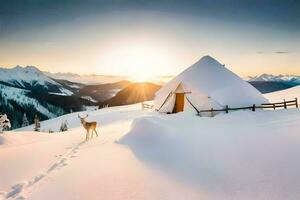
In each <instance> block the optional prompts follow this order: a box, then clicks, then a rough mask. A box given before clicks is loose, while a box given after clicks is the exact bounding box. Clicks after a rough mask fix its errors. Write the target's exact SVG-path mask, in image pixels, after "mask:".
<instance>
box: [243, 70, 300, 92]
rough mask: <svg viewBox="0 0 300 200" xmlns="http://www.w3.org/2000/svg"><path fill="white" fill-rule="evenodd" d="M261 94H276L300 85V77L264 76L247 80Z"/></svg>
mask: <svg viewBox="0 0 300 200" xmlns="http://www.w3.org/2000/svg"><path fill="white" fill-rule="evenodd" d="M246 79H247V80H248V82H249V83H250V84H251V85H253V86H254V87H255V88H256V89H258V90H259V91H260V92H261V93H269V92H275V91H278V90H284V89H288V88H291V87H294V86H297V85H300V76H297V75H272V74H262V75H259V76H252V77H251V76H250V77H247V78H246Z"/></svg>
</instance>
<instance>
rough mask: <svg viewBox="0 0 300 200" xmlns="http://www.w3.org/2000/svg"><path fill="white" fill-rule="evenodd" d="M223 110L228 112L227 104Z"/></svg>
mask: <svg viewBox="0 0 300 200" xmlns="http://www.w3.org/2000/svg"><path fill="white" fill-rule="evenodd" d="M225 112H226V113H228V105H226V108H225Z"/></svg>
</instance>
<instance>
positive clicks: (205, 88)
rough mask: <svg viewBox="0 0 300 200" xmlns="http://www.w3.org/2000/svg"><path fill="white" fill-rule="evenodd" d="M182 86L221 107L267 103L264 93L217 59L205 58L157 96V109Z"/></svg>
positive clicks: (170, 83)
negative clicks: (203, 95) (204, 96)
mask: <svg viewBox="0 0 300 200" xmlns="http://www.w3.org/2000/svg"><path fill="white" fill-rule="evenodd" d="M180 83H182V84H183V86H184V88H185V89H188V90H190V91H191V92H192V93H193V92H194V93H195V92H196V93H201V94H205V95H207V96H208V98H211V99H213V100H214V101H215V102H217V103H218V104H220V105H222V106H225V105H229V106H231V107H241V106H249V105H252V104H261V103H264V102H267V100H266V99H265V98H264V97H263V96H262V94H261V93H260V92H259V91H258V90H257V89H255V88H254V87H253V86H252V85H250V84H249V83H248V82H246V81H244V80H242V79H241V78H240V77H239V76H237V75H236V74H234V73H233V72H231V71H230V70H228V69H227V68H225V66H224V65H222V64H220V63H219V62H218V61H216V60H215V59H214V58H212V57H210V56H204V57H203V58H201V59H200V60H199V61H198V62H196V63H195V64H193V65H192V66H190V67H189V68H187V69H186V70H184V71H183V72H181V73H180V74H179V75H178V76H176V77H175V78H173V79H172V80H171V81H169V82H168V83H167V84H166V85H164V86H163V87H162V88H161V89H160V90H159V91H158V92H157V93H156V98H155V105H156V107H157V106H159V105H160V104H161V102H162V101H163V100H165V98H166V97H167V96H168V94H169V93H170V92H172V91H173V90H175V89H176V88H177V86H178V84H180Z"/></svg>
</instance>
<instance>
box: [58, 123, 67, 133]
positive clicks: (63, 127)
mask: <svg viewBox="0 0 300 200" xmlns="http://www.w3.org/2000/svg"><path fill="white" fill-rule="evenodd" d="M67 130H68V122H67V120H65V121H62V123H61V125H60V131H61V132H64V131H67Z"/></svg>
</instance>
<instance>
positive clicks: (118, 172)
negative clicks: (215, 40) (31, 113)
mask: <svg viewBox="0 0 300 200" xmlns="http://www.w3.org/2000/svg"><path fill="white" fill-rule="evenodd" d="M271 101H272V100H271ZM150 103H151V102H150ZM78 114H81V115H85V114H86V113H85V112H84V113H83V112H82V113H71V114H68V115H64V116H61V117H59V118H55V119H51V120H47V121H44V122H42V123H41V130H42V131H45V132H48V130H49V129H51V130H54V131H56V130H58V128H59V126H60V124H61V122H62V121H64V120H67V121H68V125H69V131H67V132H63V133H52V134H49V133H37V132H31V130H32V128H33V127H32V126H29V127H25V128H22V129H19V130H16V131H15V132H8V133H5V134H2V135H0V163H1V165H0V177H1V181H0V199H1V197H2V199H31V200H39V199H44V200H48V199H64V200H73V199H89V200H93V199H95V200H96V199H99V198H101V199H107V200H119V199H123V200H129V199H130V200H132V199H143V200H152V199H157V200H162V199H165V200H166V199H178V200H179V199H180V200H181V199H188V200H199V199H207V200H219V199H225V200H227V199H228V200H231V199H255V200H264V199H272V200H282V199H289V200H294V199H295V200H296V199H299V198H300V191H299V187H300V173H299V168H300V161H299V159H298V154H299V153H298V152H299V151H300V135H299V129H300V109H288V110H276V111H256V112H252V111H236V112H231V113H229V114H220V115H217V116H216V117H214V118H205V117H199V116H195V115H192V114H191V113H178V114H173V115H164V114H158V113H156V112H152V111H145V110H141V105H140V104H135V105H131V106H120V107H112V108H105V109H101V110H97V111H91V112H89V117H88V119H87V120H88V121H97V123H98V126H99V127H98V132H99V133H100V136H99V137H98V138H95V139H93V140H90V141H88V142H84V141H83V140H84V138H85V130H84V129H83V127H82V126H81V124H80V121H79V120H78Z"/></svg>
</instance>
